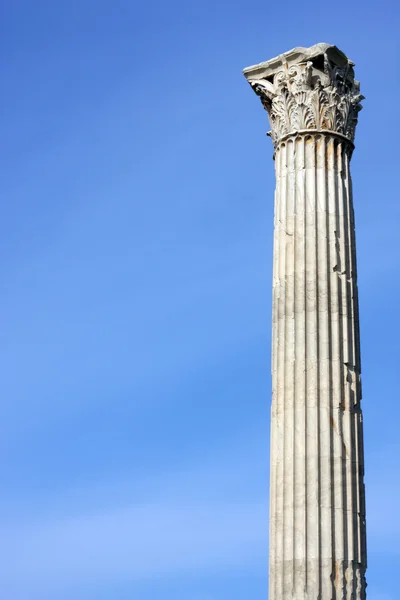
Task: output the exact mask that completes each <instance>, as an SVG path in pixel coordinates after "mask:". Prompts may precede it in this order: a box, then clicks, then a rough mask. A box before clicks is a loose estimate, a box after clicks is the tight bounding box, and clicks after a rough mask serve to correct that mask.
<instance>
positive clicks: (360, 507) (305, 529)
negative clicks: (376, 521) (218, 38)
mask: <svg viewBox="0 0 400 600" xmlns="http://www.w3.org/2000/svg"><path fill="white" fill-rule="evenodd" d="M244 74H245V77H246V79H247V81H248V82H249V83H250V85H251V87H252V88H253V90H254V91H255V93H256V94H257V95H258V96H259V97H260V98H261V101H262V104H263V106H264V108H265V109H266V111H267V112H268V116H269V120H270V124H271V132H270V134H269V135H271V137H272V140H273V143H274V148H275V153H274V158H275V170H276V191H275V223H274V267H273V319H272V321H273V328H272V384H273V394H272V410H271V483H270V494H271V496H270V501H271V504H270V561H269V562H270V565H269V590H270V591H269V600H306V599H307V600H364V599H365V597H366V593H365V588H366V583H365V570H366V532H365V493H364V457H363V424H362V413H361V407H360V400H361V381H360V371H361V365H360V342H359V318H358V298H357V270H356V254H355V234H354V212H353V200H352V187H351V178H350V159H351V155H352V152H353V149H354V145H353V140H354V132H355V127H356V124H357V117H358V112H359V111H360V109H361V106H360V101H361V100H362V98H363V96H361V95H360V88H359V83H358V82H357V81H355V79H354V71H353V63H352V62H351V61H350V60H349V59H348V58H347V57H346V56H345V55H344V54H343V53H342V52H340V51H339V50H338V49H337V48H336V47H335V46H331V45H329V44H317V45H315V46H312V47H311V48H295V49H294V50H291V51H290V52H286V53H285V54H283V55H281V56H279V57H277V58H275V59H272V60H270V61H267V62H265V63H261V64H259V65H256V66H253V67H249V68H247V69H245V70H244Z"/></svg>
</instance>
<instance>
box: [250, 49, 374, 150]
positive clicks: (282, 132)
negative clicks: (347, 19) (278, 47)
mask: <svg viewBox="0 0 400 600" xmlns="http://www.w3.org/2000/svg"><path fill="white" fill-rule="evenodd" d="M353 66H354V63H353V62H352V61H351V60H349V59H348V58H347V56H346V55H345V54H343V52H341V51H340V50H338V48H336V46H331V45H330V44H316V45H315V46H311V48H294V49H293V50H290V51H289V52H286V53H285V54H282V55H281V56H279V57H277V58H273V59H272V60H269V61H267V62H264V63H260V64H259V65H255V66H253V67H248V68H247V69H244V75H245V77H246V79H247V81H248V82H249V83H250V85H251V87H252V88H253V90H254V91H255V93H256V94H257V95H258V96H259V97H260V98H261V102H262V104H263V106H264V108H265V109H266V111H267V112H268V116H269V120H270V123H271V132H270V135H271V137H272V139H273V142H274V145H275V146H276V145H277V144H278V143H279V142H280V141H281V140H282V139H283V138H285V137H286V136H288V135H290V134H294V133H297V132H299V131H304V130H313V131H318V132H320V131H330V132H332V133H336V134H339V135H341V136H344V137H345V138H347V139H348V140H349V141H350V142H353V141H354V134H355V128H356V125H357V119H358V113H359V111H360V110H361V108H362V107H361V104H360V102H361V100H362V99H363V96H362V95H361V94H360V84H359V82H358V81H356V80H355V79H354V69H353Z"/></svg>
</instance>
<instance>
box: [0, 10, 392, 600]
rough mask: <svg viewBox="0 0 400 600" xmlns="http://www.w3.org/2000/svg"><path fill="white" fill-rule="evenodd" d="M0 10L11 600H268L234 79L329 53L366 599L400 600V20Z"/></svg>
mask: <svg viewBox="0 0 400 600" xmlns="http://www.w3.org/2000/svg"><path fill="white" fill-rule="evenodd" d="M1 12H2V18H1V21H2V25H1V28H2V31H1V39H2V50H1V54H0V60H1V82H2V100H1V113H0V114H1V117H0V118H1V139H2V143H1V149H0V152H1V160H0V169H1V203H2V204H1V208H2V210H1V219H0V228H1V232H0V259H1V293H0V311H1V338H2V343H1V364H2V369H1V372H2V376H1V392H2V393H1V420H0V427H1V435H0V452H1V454H0V455H1V479H0V481H1V494H0V530H1V531H0V540H1V542H0V564H1V568H0V590H1V592H0V594H1V597H2V599H4V600H128V599H129V600H136V599H137V600H176V599H179V600H180V599H184V600H249V598H251V599H252V600H256V599H260V600H261V599H265V600H266V599H267V596H268V592H267V583H268V581H267V580H268V576H267V555H268V467H269V455H268V452H269V448H268V447H269V405H270V396H271V394H270V390H271V379H270V320H271V318H270V313H271V265H272V226H273V189H274V171H273V161H272V147H271V141H270V140H269V138H266V137H265V132H266V131H267V129H268V121H267V116H266V113H265V112H264V111H263V110H262V107H261V104H260V103H259V101H258V99H257V98H256V97H255V96H254V94H253V93H252V91H251V90H250V88H249V87H248V84H247V83H246V81H245V79H244V77H243V76H242V74H241V70H242V68H244V67H246V66H248V65H251V64H254V63H257V62H261V61H263V60H267V59H269V58H271V57H273V56H276V55H277V54H280V53H281V52H284V51H286V50H289V49H290V48H293V47H294V46H300V45H303V46H309V45H312V44H314V43H316V42H330V43H334V44H336V45H338V46H339V48H341V49H342V50H343V51H344V52H346V53H347V54H348V56H349V57H350V58H351V59H352V60H354V61H355V62H356V65H357V66H356V75H357V78H358V79H359V80H360V81H361V89H362V92H363V94H364V95H365V96H366V97H367V99H366V100H365V101H364V110H363V111H362V113H361V114H360V121H359V127H358V131H357V136H356V144H357V148H356V151H355V154H354V157H353V161H352V173H353V184H354V193H355V209H356V223H357V242H358V265H359V269H358V270H359V288H360V303H361V306H360V310H361V327H362V358H363V407H364V419H365V451H366V485H367V511H368V546H369V569H368V581H369V588H368V591H369V596H368V600H398V598H399V591H398V565H399V564H400V544H399V538H400V516H399V514H400V512H399V510H398V502H399V500H398V498H399V495H400V467H399V451H400V442H399V437H398V430H399V421H400V404H399V350H398V346H399V337H400V326H399V318H398V315H399V312H398V310H399V305H400V302H399V300H400V298H399V296H400V283H399V272H400V269H399V267H400V251H399V240H400V234H399V222H400V221H399V219H400V203H399V185H398V174H399V151H398V136H399V115H398V101H399V97H400V85H399V81H400V78H399V76H398V74H397V69H398V63H399V58H400V56H399V54H400V53H399V28H400V18H399V17H400V9H399V7H398V3H397V2H396V1H395V0H393V2H390V1H388V0H383V1H381V2H378V3H377V2H373V3H372V2H371V1H370V0H369V1H365V2H361V1H359V0H358V1H356V2H351V1H349V2H334V3H323V2H318V3H317V2H314V3H312V4H310V3H308V4H307V3H304V2H294V1H293V0H288V1H287V2H285V3H283V2H276V3H267V2H261V1H258V0H247V1H240V2H235V1H230V2H223V1H222V2H217V1H216V0H203V2H190V1H186V2H184V1H183V0H172V1H170V2H167V1H161V0H148V1H147V2H143V3H142V2H137V1H135V0H131V1H128V0H113V1H112V2H111V1H105V0H96V1H95V0H68V1H61V0H48V1H47V2H45V1H39V0H37V1H35V0H25V1H21V0H13V1H11V0H9V1H8V2H7V1H6V0H4V1H3V2H2V9H1Z"/></svg>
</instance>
